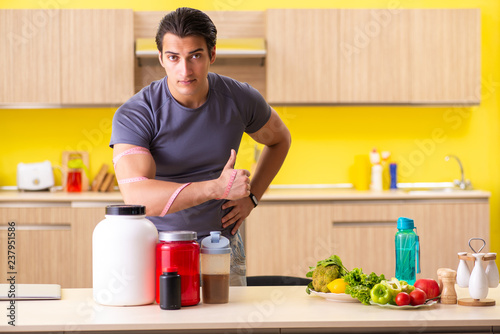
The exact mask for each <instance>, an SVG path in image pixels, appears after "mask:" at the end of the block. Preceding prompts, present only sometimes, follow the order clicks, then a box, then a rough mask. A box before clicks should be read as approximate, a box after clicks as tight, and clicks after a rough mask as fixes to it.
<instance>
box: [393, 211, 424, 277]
mask: <svg viewBox="0 0 500 334" xmlns="http://www.w3.org/2000/svg"><path fill="white" fill-rule="evenodd" d="M397 227H398V232H397V233H396V238H395V243H396V278H397V279H398V280H403V281H406V282H408V284H411V285H413V284H414V283H415V280H416V279H417V275H416V274H417V273H420V243H419V240H418V235H417V233H415V231H413V230H416V229H417V228H416V227H415V225H414V223H413V219H409V218H405V217H400V218H399V219H398V225H397Z"/></svg>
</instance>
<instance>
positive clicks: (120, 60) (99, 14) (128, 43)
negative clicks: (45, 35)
mask: <svg viewBox="0 0 500 334" xmlns="http://www.w3.org/2000/svg"><path fill="white" fill-rule="evenodd" d="M133 26H134V22H133V12H132V10H124V9H109V10H108V9H106V10H101V9H100V10H91V9H84V10H81V9H79V10H63V11H62V12H61V31H62V32H64V33H62V34H61V60H62V61H61V65H62V66H61V67H62V68H61V81H62V83H63V85H62V95H61V98H62V103H63V104H98V105H99V104H103V105H108V104H112V105H119V104H122V103H123V102H125V101H127V100H128V99H129V98H130V97H132V95H133V94H134V87H133V85H134V84H133V83H134V41H133Z"/></svg>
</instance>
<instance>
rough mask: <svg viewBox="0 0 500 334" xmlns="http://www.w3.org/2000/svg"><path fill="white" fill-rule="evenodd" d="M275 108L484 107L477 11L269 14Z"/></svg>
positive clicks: (269, 61) (269, 78) (269, 95)
mask: <svg viewBox="0 0 500 334" xmlns="http://www.w3.org/2000/svg"><path fill="white" fill-rule="evenodd" d="M267 16H268V22H267V43H268V44H267V48H268V55H267V82H266V86H267V98H268V101H269V102H270V103H275V104H336V103H349V104H350V103H353V104H366V103H370V104H378V103H403V104H407V103H410V104H411V103H429V104H454V103H465V104H478V103H479V102H480V87H481V85H480V78H481V73H480V58H481V47H480V43H481V38H480V37H481V36H480V12H479V10H478V9H427V10H415V9H393V10H390V9H272V10H268V11H267Z"/></svg>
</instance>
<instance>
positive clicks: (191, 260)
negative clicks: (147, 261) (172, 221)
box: [156, 231, 200, 306]
mask: <svg viewBox="0 0 500 334" xmlns="http://www.w3.org/2000/svg"><path fill="white" fill-rule="evenodd" d="M196 237H197V234H196V232H193V231H161V232H160V233H159V241H158V244H157V245H156V282H158V281H159V279H160V276H161V275H162V274H163V273H164V272H167V270H168V268H173V267H175V268H177V270H178V274H179V276H180V277H181V306H192V305H197V304H198V303H199V302H200V245H198V243H197V242H196ZM156 302H157V303H160V289H159V287H158V283H157V284H156Z"/></svg>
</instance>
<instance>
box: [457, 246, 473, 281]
mask: <svg viewBox="0 0 500 334" xmlns="http://www.w3.org/2000/svg"><path fill="white" fill-rule="evenodd" d="M465 255H467V252H460V253H458V256H465ZM469 279H470V271H469V266H468V265H467V262H466V261H465V260H464V259H460V262H459V263H458V268H457V284H458V286H459V287H461V288H467V287H469Z"/></svg>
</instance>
